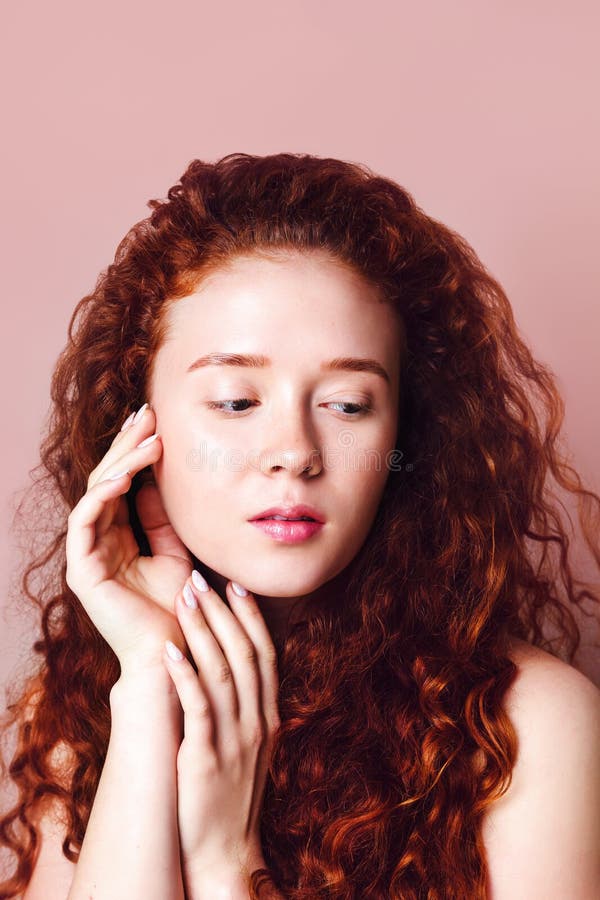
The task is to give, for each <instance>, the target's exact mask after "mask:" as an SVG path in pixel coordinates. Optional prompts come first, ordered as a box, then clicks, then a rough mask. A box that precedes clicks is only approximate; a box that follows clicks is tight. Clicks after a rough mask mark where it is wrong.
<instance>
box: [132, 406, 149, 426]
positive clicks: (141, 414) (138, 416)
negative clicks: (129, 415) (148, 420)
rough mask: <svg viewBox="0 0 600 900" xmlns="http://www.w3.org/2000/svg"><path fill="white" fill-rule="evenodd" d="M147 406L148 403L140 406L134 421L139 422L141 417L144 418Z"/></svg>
mask: <svg viewBox="0 0 600 900" xmlns="http://www.w3.org/2000/svg"><path fill="white" fill-rule="evenodd" d="M147 406H148V404H147V403H144V405H143V406H140V408H139V409H138V411H137V412H136V414H135V416H134V417H133V421H134V422H139V420H140V419H141V418H142V416H143V415H144V411H145V409H146V407H147Z"/></svg>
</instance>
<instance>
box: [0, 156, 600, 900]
mask: <svg viewBox="0 0 600 900" xmlns="http://www.w3.org/2000/svg"><path fill="white" fill-rule="evenodd" d="M148 205H149V207H150V210H151V213H150V215H149V216H148V217H147V218H145V219H144V220H142V221H140V222H138V223H137V224H135V225H134V226H133V227H132V228H131V229H130V230H129V232H128V233H127V234H126V235H125V237H124V238H123V239H122V241H121V242H120V244H119V246H118V248H117V250H116V253H115V257H114V261H113V262H112V263H111V264H110V265H108V267H107V268H106V269H105V270H103V271H102V273H101V274H100V276H99V277H98V280H97V282H96V284H95V287H94V289H93V291H91V293H89V294H88V295H86V296H84V297H83V298H82V299H81V300H80V301H79V303H78V304H77V306H76V308H75V310H74V312H73V315H72V318H71V321H70V324H69V332H68V341H67V343H66V346H65V347H64V349H63V351H62V352H61V354H60V355H59V357H58V360H57V363H56V366H55V368H54V372H53V375H52V381H51V400H52V406H51V413H50V416H49V418H48V421H47V423H46V426H45V430H44V433H43V435H42V441H41V445H40V459H41V462H40V465H39V466H37V467H36V468H35V469H34V474H35V477H34V479H33V484H32V485H31V486H30V487H29V488H28V490H27V491H26V493H25V496H24V498H23V499H22V501H21V503H20V504H19V507H18V510H17V514H16V516H15V520H14V522H13V526H14V527H15V529H17V528H19V529H22V530H24V532H25V534H26V535H27V540H26V541H25V542H24V545H25V546H26V553H27V559H26V560H25V564H24V566H23V569H22V570H19V573H18V575H19V577H18V579H17V582H16V583H18V588H17V590H16V592H15V597H14V598H13V600H12V602H13V603H16V604H17V606H18V607H19V608H23V609H24V608H25V605H27V604H32V605H33V609H34V612H35V615H36V620H39V628H40V633H39V635H37V636H36V637H37V639H36V640H35V641H33V643H32V649H33V652H34V653H35V654H37V657H38V659H37V660H36V659H35V657H34V655H33V653H31V655H30V657H31V660H32V668H31V671H29V672H28V673H27V675H26V677H23V678H21V679H17V680H15V681H14V683H12V685H11V688H10V690H9V689H7V693H8V694H9V696H8V700H9V702H8V703H7V712H6V714H5V715H4V717H3V720H2V729H3V731H2V734H3V737H4V739H6V738H7V736H8V733H9V729H12V728H14V729H16V747H15V749H14V751H13V754H12V759H11V761H10V763H9V764H6V763H4V761H3V778H4V779H5V781H6V782H7V784H8V783H10V786H11V787H12V788H13V789H14V788H16V790H17V792H18V796H17V799H16V800H15V801H14V804H13V805H12V807H11V808H10V809H8V810H7V811H6V812H5V814H4V816H3V818H2V819H1V820H0V841H1V843H2V844H3V845H4V846H5V847H6V848H8V849H9V850H11V851H13V852H14V854H16V856H17V868H16V870H15V873H14V875H13V876H12V877H10V878H9V879H8V880H7V881H5V882H4V883H3V884H2V885H0V900H8V898H13V897H15V895H16V894H17V892H18V891H20V890H22V889H23V888H24V886H25V885H26V884H27V883H28V881H29V879H30V877H31V873H32V870H33V865H34V863H35V858H36V852H37V848H38V845H39V834H38V829H37V827H36V826H35V823H33V818H32V811H33V809H34V808H36V807H38V806H39V804H42V803H45V802H47V801H48V800H50V799H53V800H58V801H60V803H61V804H62V807H63V808H64V810H65V815H66V822H67V823H68V833H67V837H66V839H65V842H64V844H63V853H64V855H65V856H66V857H67V858H68V859H69V860H71V861H73V862H76V861H77V859H78V853H79V850H80V848H81V845H82V841H83V837H84V833H85V829H86V825H87V821H88V817H89V814H90V810H91V807H92V803H93V798H94V794H95V791H96V787H97V784H98V781H99V777H100V772H101V769H102V766H103V763H104V758H105V755H106V750H107V746H108V740H109V734H110V707H109V692H110V689H111V687H112V686H113V684H114V683H115V681H116V680H117V678H118V676H119V664H118V660H117V658H116V656H115V654H114V653H113V651H112V649H111V647H110V646H109V645H108V644H107V642H106V641H105V640H104V639H103V638H102V636H101V635H100V634H99V632H98V631H97V629H96V628H95V626H94V624H93V622H92V621H91V620H90V618H89V617H88V615H87V613H86V611H85V610H84V608H83V606H82V604H81V603H80V602H79V600H78V598H77V597H76V596H75V594H74V593H73V592H72V591H71V590H70V589H69V587H68V586H67V584H66V580H65V572H66V562H65V537H66V533H67V517H68V514H69V512H70V510H71V509H72V508H73V507H74V506H75V505H76V503H77V502H78V501H79V499H80V498H81V497H82V495H83V494H84V493H85V491H86V485H87V479H88V475H89V473H90V471H91V470H92V469H93V468H94V467H95V466H96V465H97V464H98V462H99V460H100V459H101V458H102V457H103V456H104V454H105V453H106V452H107V450H108V447H109V445H110V443H111V442H112V440H113V438H114V435H115V433H116V431H118V429H119V427H120V424H121V422H122V421H123V419H124V418H125V416H126V414H127V412H128V411H129V410H130V409H132V408H134V407H135V404H136V403H137V405H138V406H139V405H141V404H142V403H143V402H144V400H145V399H146V396H147V394H146V388H147V386H148V378H149V373H150V371H151V365H152V361H153V359H154V356H155V353H156V351H157V349H158V347H159V346H160V345H161V341H162V339H163V337H164V324H165V318H164V316H165V310H166V309H167V304H168V302H176V301H177V299H178V298H180V297H182V296H184V295H185V294H186V293H189V291H190V290H192V289H193V287H194V286H195V285H196V284H198V283H199V281H200V280H201V278H202V277H203V275H204V274H205V273H206V272H207V271H209V270H210V269H211V268H218V267H219V266H220V265H223V264H225V263H226V262H227V261H228V260H229V259H231V258H233V257H235V256H236V255H238V254H247V253H266V254H269V253H273V254H277V253H278V252H282V251H283V252H287V251H289V250H292V251H296V252H299V253H312V252H315V251H317V250H318V251H319V252H321V253H322V252H325V253H328V254H329V255H330V256H331V258H332V259H334V260H339V261H340V262H342V263H344V264H346V265H348V266H350V267H352V268H353V269H354V270H355V271H356V272H358V273H359V274H360V275H362V276H363V277H364V278H366V279H368V281H369V282H371V283H373V284H374V285H377V286H378V287H379V288H380V289H381V290H382V292H383V295H384V297H385V301H386V302H389V303H390V304H392V305H393V307H394V308H395V309H396V310H397V312H398V314H399V315H400V317H401V321H402V324H403V331H404V335H403V341H402V343H401V345H400V346H399V347H398V353H399V355H400V363H401V368H400V371H401V384H400V388H401V390H400V404H399V408H398V416H399V420H398V421H399V429H398V441H397V446H396V454H395V461H396V464H395V465H393V466H390V471H389V475H388V478H387V481H386V484H385V490H384V493H383V496H382V499H381V503H380V505H379V508H378V510H377V514H376V517H375V520H374V522H373V525H372V527H371V529H370V531H369V533H368V535H367V538H366V539H365V542H364V544H363V546H362V547H361V548H360V550H359V552H358V554H357V555H356V557H355V558H354V560H353V561H352V563H351V564H350V566H349V567H348V572H347V575H348V578H347V585H346V588H345V592H344V597H345V600H344V604H343V607H341V606H340V605H339V604H338V605H335V604H334V603H333V602H332V601H331V602H330V601H323V602H322V603H321V605H320V606H319V607H318V608H316V609H314V610H312V611H311V615H310V616H307V617H305V618H304V619H302V620H301V621H298V622H296V623H295V624H294V625H293V627H292V628H291V630H290V632H289V634H288V636H287V638H286V640H285V642H284V643H283V645H282V646H281V647H280V648H278V651H277V653H278V670H279V678H280V691H279V711H280V719H281V726H280V729H279V731H278V733H277V735H276V739H275V744H274V747H273V753H272V757H271V763H270V768H269V773H268V778H267V784H266V788H265V795H264V804H263V810H262V817H261V838H262V846H263V851H264V856H265V861H266V863H267V865H268V871H267V870H257V871H256V872H255V873H254V874H253V876H252V886H251V891H252V897H253V898H259V897H261V898H262V897H266V896H269V892H270V891H271V890H275V891H279V892H281V893H282V894H283V895H284V896H285V897H286V898H290V900H311V898H315V900H316V898H325V897H327V898H340V900H342V898H343V900H350V898H357V900H358V898H361V900H367V898H377V900H379V898H381V900H390V898H392V900H396V898H402V900H417V898H427V900H454V898H456V900H464V898H465V897H469V898H473V900H479V898H481V900H483V898H485V885H486V872H487V869H486V858H485V850H484V846H483V843H482V838H481V827H480V826H481V822H482V817H483V815H484V813H485V812H486V810H487V809H488V808H489V806H490V805H491V804H492V803H493V802H494V801H495V800H496V799H497V798H499V797H500V796H501V795H502V794H503V793H504V792H505V791H506V790H507V789H508V787H509V785H510V781H511V777H512V776H511V772H512V769H513V765H514V762H515V758H516V734H515V730H514V727H513V725H512V723H511V721H510V719H509V717H508V715H507V713H506V710H505V707H504V702H503V699H504V697H505V694H506V692H507V690H508V688H509V687H510V685H511V683H512V682H513V680H514V678H515V677H516V674H517V667H516V665H515V663H514V662H512V661H511V659H510V658H509V652H508V651H509V646H510V640H511V638H512V637H516V638H521V639H522V640H525V641H527V642H529V643H530V644H534V645H537V646H540V647H542V648H543V649H545V650H547V651H548V652H550V653H553V654H554V655H556V656H558V655H562V657H563V658H565V659H566V660H567V661H568V662H570V663H572V662H573V660H574V657H575V655H576V651H577V648H578V646H579V643H580V639H581V634H580V629H579V627H578V624H577V621H576V617H575V616H574V611H573V609H572V608H573V607H575V606H579V607H581V606H582V604H583V601H584V600H586V599H587V600H589V601H591V603H592V604H593V605H594V608H596V605H597V604H598V601H599V600H600V598H599V597H598V595H597V594H595V593H594V591H593V589H592V587H593V586H592V585H590V584H587V583H584V582H583V581H581V580H578V579H576V578H575V576H574V572H573V567H572V550H571V549H570V543H569V536H568V533H567V531H568V529H567V521H566V518H565V515H566V508H565V506H564V504H563V503H562V502H561V499H560V495H559V491H562V492H563V493H565V494H566V495H570V496H571V497H572V498H573V499H575V500H576V501H577V510H578V513H577V519H578V522H579V523H580V525H581V529H582V534H583V536H584V540H585V542H586V545H587V547H588V548H589V550H590V551H591V554H592V556H593V559H594V560H595V562H596V564H597V565H598V566H599V567H600V549H599V546H598V534H599V533H600V531H599V529H598V511H599V504H600V497H598V495H597V494H595V493H594V492H592V491H591V490H588V489H586V488H585V487H584V485H583V484H582V481H581V478H580V476H579V475H578V474H577V472H576V471H575V470H574V469H573V467H572V466H571V465H570V464H569V462H568V457H567V455H566V451H564V449H561V428H562V424H563V419H564V403H563V400H562V398H561V396H560V393H559V391H558V388H557V385H556V379H555V377H554V375H553V373H552V372H551V370H550V369H549V368H548V367H547V366H545V365H543V364H542V363H541V362H539V361H536V360H535V359H534V358H533V356H532V353H531V351H530V349H529V348H528V346H527V343H526V342H525V340H524V339H523V337H522V336H521V335H520V333H519V330H518V328H517V326H516V324H515V319H514V316H513V312H512V309H511V305H510V302H509V300H508V298H507V296H506V294H505V292H504V290H503V288H502V286H501V285H500V284H499V283H498V281H497V280H496V279H495V278H494V277H493V276H492V275H491V274H490V272H489V271H488V270H487V269H486V267H485V266H484V265H483V263H482V262H481V261H480V259H479V258H478V256H477V255H476V253H475V252H474V250H473V249H472V248H471V246H470V245H469V244H468V243H467V242H466V241H465V240H464V238H462V237H461V236H460V235H459V234H457V233H456V232H455V231H452V230H451V229H450V228H448V227H446V226H445V225H443V224H442V223H441V222H439V221H436V220H435V219H433V218H432V217H431V216H428V215H426V213H425V212H423V210H422V209H420V208H419V206H418V205H417V204H416V202H415V200H414V199H413V197H412V196H411V194H409V193H408V191H407V190H405V189H404V188H403V187H401V186H399V185H398V184H397V183H395V182H394V181H393V180H391V179H389V178H385V177H382V176H380V175H378V174H376V173H374V172H373V171H372V170H370V169H369V168H368V167H367V166H365V165H363V164H358V163H353V162H348V161H342V160H339V159H332V158H321V157H317V156H314V155H310V154H293V153H278V154H273V155H268V156H253V155H249V154H245V153H233V154H230V155H228V156H225V157H223V158H222V159H220V160H218V161H217V162H214V163H210V162H204V161H202V160H194V161H192V162H191V163H190V164H189V166H188V167H187V169H186V171H185V173H184V174H183V176H182V177H181V179H180V180H179V181H178V182H177V184H175V185H174V186H173V187H171V188H170V189H169V191H168V193H167V197H166V198H164V199H154V200H151V201H150V202H149V204H148ZM143 474H144V473H143V472H141V473H137V475H136V476H135V477H134V478H133V483H132V487H131V489H130V491H129V493H128V495H127V503H128V507H129V512H130V519H131V522H132V527H133V529H134V533H135V535H136V538H137V540H138V543H139V546H140V552H142V553H145V554H148V553H149V552H150V550H149V547H148V544H147V541H146V540H145V536H144V534H143V531H142V529H141V527H140V524H139V520H138V519H137V515H136V509H135V494H136V490H137V489H139V486H140V484H141V482H142V480H143V478H142V476H143ZM40 523H42V525H40ZM550 631H554V636H553V637H550ZM60 747H63V748H67V749H68V751H69V754H70V755H69V759H70V760H71V762H70V765H69V768H68V769H67V768H64V769H60V767H57V766H56V765H55V763H54V762H53V760H55V759H56V752H57V749H58V748H60ZM476 759H479V760H480V763H479V764H478V765H476V764H475V760H476Z"/></svg>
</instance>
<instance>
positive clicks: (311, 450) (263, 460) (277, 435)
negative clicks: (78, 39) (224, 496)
mask: <svg viewBox="0 0 600 900" xmlns="http://www.w3.org/2000/svg"><path fill="white" fill-rule="evenodd" d="M267 439H268V440H267V442H266V443H265V446H264V447H263V448H262V449H261V452H260V469H261V471H263V472H265V473H268V472H273V471H278V470H279V469H282V468H283V469H287V470H288V471H289V472H290V473H292V474H294V475H301V474H302V473H303V472H306V471H310V472H311V473H313V474H316V472H319V471H321V468H322V462H321V453H320V449H319V446H318V441H317V440H316V435H315V434H314V430H313V429H312V427H311V425H310V423H309V422H307V421H306V420H305V419H303V417H302V416H301V415H300V414H298V415H296V416H293V417H290V416H286V417H285V419H283V417H282V418H280V419H279V420H278V422H277V423H276V424H275V425H273V427H272V428H271V429H270V434H268V435H267Z"/></svg>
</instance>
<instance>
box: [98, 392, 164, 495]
mask: <svg viewBox="0 0 600 900" xmlns="http://www.w3.org/2000/svg"><path fill="white" fill-rule="evenodd" d="M136 416H137V417H138V418H136ZM129 418H130V419H131V416H129ZM126 421H127V420H126ZM123 424H125V423H123ZM155 425H156V416H155V414H154V410H152V409H150V407H149V406H148V404H147V403H144V405H143V406H141V407H140V408H139V410H138V411H137V412H136V413H134V416H133V419H131V422H130V424H129V425H128V427H127V428H125V429H124V430H120V431H117V433H116V435H115V437H114V438H113V440H112V443H111V445H110V447H109V448H108V450H107V451H106V453H105V454H104V456H103V457H102V459H100V461H99V462H98V465H97V466H96V467H95V468H94V469H92V471H91V472H90V474H89V476H88V483H87V486H88V489H89V488H90V487H92V486H93V485H94V484H98V482H99V481H103V480H104V479H105V477H106V475H107V474H110V473H111V472H120V471H121V469H123V468H126V466H121V467H120V466H119V460H120V458H121V457H122V456H123V455H124V454H125V453H126V452H127V451H128V450H131V449H133V448H134V447H135V446H137V444H139V443H140V442H141V441H142V440H144V438H146V437H147V436H150V435H151V434H152V432H153V430H154V427H155Z"/></svg>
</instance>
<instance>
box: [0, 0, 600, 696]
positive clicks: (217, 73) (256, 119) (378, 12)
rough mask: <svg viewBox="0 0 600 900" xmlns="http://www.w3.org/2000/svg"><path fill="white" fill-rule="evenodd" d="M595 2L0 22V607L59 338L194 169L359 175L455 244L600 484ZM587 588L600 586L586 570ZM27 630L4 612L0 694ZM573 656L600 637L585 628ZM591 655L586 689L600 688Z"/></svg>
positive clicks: (26, 644)
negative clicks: (227, 158) (248, 163)
mask: <svg viewBox="0 0 600 900" xmlns="http://www.w3.org/2000/svg"><path fill="white" fill-rule="evenodd" d="M599 10H600V7H598V4H597V3H595V2H592V0H589V2H582V0H570V2H569V3H567V2H566V0H561V2H553V0H543V2H542V0H521V2H515V0H502V2H498V3H496V4H495V5H494V4H483V3H480V2H476V0H473V2H466V0H455V2H453V3H447V2H445V0H438V2H433V3H432V2H421V3H418V4H417V3H407V2H403V3H400V2H386V3H384V2H381V0H370V2H368V3H361V4H358V3H355V2H351V0H294V2H281V0H277V2H275V0H254V2H252V3H249V4H248V3H234V4H216V3H211V4H207V3H201V2H187V3H186V2H181V0H171V2H169V3H158V2H137V3H132V2H123V0H120V2H116V0H104V2H103V3H102V4H100V3H97V4H94V5H93V6H92V5H91V4H87V3H81V2H75V0H72V2H65V0H54V2H53V3H42V2H38V3H36V4H31V3H23V4H16V3H13V4H10V5H9V6H6V7H5V10H4V13H3V24H2V28H1V29H0V30H1V31H2V32H3V36H2V38H1V40H2V44H3V46H2V47H1V48H0V49H1V52H0V65H1V67H2V72H1V79H0V83H1V84H2V85H3V86H4V88H5V90H6V94H5V98H4V103H3V113H2V119H3V132H4V137H3V140H2V153H3V156H4V159H3V164H2V169H1V172H2V176H3V178H2V181H3V184H2V219H1V227H2V231H3V234H2V247H3V249H4V251H5V259H4V262H3V266H2V274H3V285H2V289H3V324H4V341H3V344H4V346H3V353H2V358H1V365H2V378H1V383H2V389H3V398H4V421H5V423H6V428H5V430H4V434H5V441H4V448H5V449H4V456H3V466H2V507H1V510H2V526H3V528H4V531H5V535H6V537H7V540H6V541H5V542H3V545H4V546H3V549H2V554H3V555H2V572H3V574H4V582H3V587H4V590H3V596H6V590H7V588H8V585H9V580H11V579H14V577H15V561H16V553H15V548H14V546H13V544H14V538H13V536H12V534H11V533H10V532H9V524H10V518H11V515H12V510H13V508H14V505H15V503H16V500H17V498H18V496H19V495H20V492H21V490H22V489H23V488H25V487H26V486H27V485H28V484H29V477H28V474H27V473H28V470H29V469H30V468H32V467H33V466H34V465H35V463H36V462H37V459H38V456H37V452H38V445H39V436H40V429H41V426H42V424H43V422H44V421H45V417H46V414H47V412H48V410H49V400H50V398H49V384H50V375H51V371H52V369H53V367H54V364H55V361H56V359H57V356H58V354H59V352H60V351H61V349H62V347H63V346H64V344H65V341H66V330H67V323H68V320H69V317H70V315H71V312H72V310H73V308H74V306H75V304H76V302H77V301H78V300H79V298H80V297H81V296H83V294H85V293H86V292H88V291H90V290H91V289H92V287H93V285H94V282H95V280H96V277H97V275H98V273H99V272H100V270H101V269H102V268H104V267H105V266H107V265H108V264H109V262H111V260H112V257H113V254H114V250H115V248H116V245H117V243H118V241H119V240H120V239H121V237H122V236H123V235H124V234H125V232H126V230H127V229H128V228H129V227H130V226H131V225H132V224H133V223H134V222H135V221H137V220H139V219H141V218H144V217H145V216H146V215H147V214H148V212H149V211H148V209H147V207H146V202H147V201H148V200H149V199H150V198H152V197H160V196H164V195H165V193H166V191H167V189H168V187H169V186H170V185H171V184H172V183H174V182H175V181H176V180H177V178H178V177H179V176H180V175H181V173H182V172H183V171H184V169H185V167H186V166H187V164H188V162H189V161H190V160H191V159H193V158H196V157H200V158H203V159H206V160H211V161H214V160H216V159H217V158H218V157H220V156H222V155H224V154H226V153H231V152H234V151H244V152H249V153H258V154H264V153H272V152H278V151H284V150H285V151H293V152H298V151H303V152H311V153H315V154H317V155H320V156H326V155H329V156H336V157H341V158H344V159H348V160H354V161H359V162H364V163H366V164H367V165H369V166H371V167H372V168H373V169H375V170H376V171H377V172H379V173H381V174H383V175H387V176H389V177H391V178H393V179H395V180H396V181H398V182H399V183H400V184H402V185H403V186H405V187H406V188H408V190H409V191H410V192H411V193H412V194H413V195H414V197H415V199H416V201H417V202H418V203H419V205H421V206H422V207H423V208H424V209H425V211H426V212H428V213H429V214H430V215H432V216H433V217H435V218H438V219H440V220H442V221H443V222H445V223H446V224H447V225H449V226H450V227H452V228H454V229H455V230H457V231H459V232H460V233H461V234H463V235H464V236H465V237H466V238H467V240H469V241H470V243H471V244H472V245H473V246H474V248H475V250H476V251H477V252H478V254H479V255H480V257H481V258H482V260H483V262H484V263H485V264H486V265H487V266H488V268H489V269H490V270H491V272H492V273H493V274H494V275H495V276H496V277H497V278H499V280H500V281H501V283H502V284H503V286H504V288H505V290H506V291H507V293H508V296H509V298H510V299H511V302H512V304H513V308H514V311H515V316H516V319H517V324H518V325H519V326H520V328H521V330H522V332H523V334H524V335H525V336H526V338H527V339H528V340H529V342H530V344H531V346H532V348H533V350H534V353H535V355H536V356H537V357H538V358H539V359H540V360H542V361H544V362H546V363H547V364H548V365H550V366H551V368H552V369H553V370H554V372H555V373H556V375H557V377H558V380H559V385H560V387H561V388H562V391H563V395H564V398H565V400H566V404H567V412H566V420H565V441H566V442H567V444H568V447H569V448H570V450H571V453H572V460H573V464H574V465H575V466H576V468H577V469H578V470H579V471H580V472H581V474H582V476H583V477H584V479H586V481H587V484H588V485H589V486H590V487H592V488H593V489H594V490H596V491H599V490H600V478H599V472H598V458H597V450H596V448H597V446H598V439H599V437H600V413H599V412H598V406H597V402H596V401H597V394H598V384H599V379H598V375H599V373H600V362H599V360H598V356H597V354H596V349H597V348H596V343H597V339H598V334H599V333H600V332H599V325H600V308H599V303H598V300H599V297H598V284H599V283H600V253H599V252H598V237H599V234H600V229H599V225H600V182H599V176H598V159H600V146H599V144H600V140H599V138H600V122H599V105H598V77H599V64H598V52H597V45H598V26H599V25H600V11H599ZM579 571H580V572H582V573H585V572H586V571H587V572H588V574H590V575H591V569H590V568H589V560H586V558H585V555H584V554H582V556H581V565H580V569H579ZM31 621H32V620H31V617H29V616H26V617H25V618H21V617H20V616H16V615H15V613H14V612H13V610H12V609H11V610H6V609H5V611H4V619H3V621H2V628H3V638H2V647H1V651H2V652H1V653H0V683H1V684H2V685H4V684H6V683H7V682H8V679H9V677H11V676H13V675H14V674H15V673H16V672H17V670H18V671H19V672H20V671H21V669H22V667H23V666H24V665H25V664H26V657H27V655H28V653H29V649H30V646H31V643H32V641H33V636H32V633H31V627H32V626H31ZM584 627H585V635H584V640H587V641H588V642H589V641H590V640H591V638H592V636H594V638H595V639H596V640H597V639H598V637H597V633H596V632H595V631H592V630H591V628H590V623H589V622H585V625H584ZM592 653H593V651H592V649H591V648H588V650H587V651H586V652H585V654H584V655H583V657H582V661H583V662H584V667H585V671H586V672H587V674H588V675H589V676H590V677H592V678H593V680H595V681H596V683H598V684H600V665H599V663H598V660H597V659H594V658H593V657H592Z"/></svg>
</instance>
